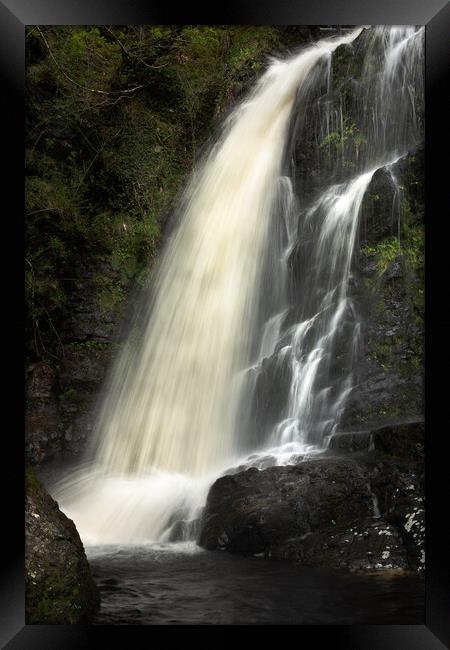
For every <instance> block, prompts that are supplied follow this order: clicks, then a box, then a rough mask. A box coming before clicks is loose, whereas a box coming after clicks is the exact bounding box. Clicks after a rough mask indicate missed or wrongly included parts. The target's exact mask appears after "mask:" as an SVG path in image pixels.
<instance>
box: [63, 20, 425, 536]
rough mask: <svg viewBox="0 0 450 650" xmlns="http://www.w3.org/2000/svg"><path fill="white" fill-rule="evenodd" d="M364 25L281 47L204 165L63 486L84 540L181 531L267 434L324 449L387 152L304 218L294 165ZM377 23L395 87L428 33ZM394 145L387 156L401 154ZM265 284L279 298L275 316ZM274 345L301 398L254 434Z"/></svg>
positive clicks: (340, 390)
mask: <svg viewBox="0 0 450 650" xmlns="http://www.w3.org/2000/svg"><path fill="white" fill-rule="evenodd" d="M377 29H379V28H377ZM413 31H414V30H413ZM360 32H361V29H357V30H354V31H352V32H351V33H348V34H347V35H346V36H344V37H340V38H334V39H325V40H322V41H319V42H318V43H315V44H314V45H312V46H309V47H307V48H305V49H304V50H303V51H302V52H300V53H299V54H297V55H295V56H293V57H291V58H290V59H287V60H285V61H281V60H274V61H273V62H272V63H271V65H270V67H269V68H268V70H267V71H266V73H265V74H264V75H263V76H262V77H261V79H260V80H259V82H258V83H257V84H256V86H255V88H254V90H253V91H252V92H251V93H250V95H249V96H248V97H247V99H246V100H245V101H244V102H243V103H242V104H240V105H239V106H238V107H237V108H236V109H235V110H234V112H233V113H232V114H231V116H230V117H229V118H228V120H226V122H225V123H224V125H223V127H222V130H221V133H220V136H219V137H218V139H217V140H216V143H215V144H214V146H213V147H212V148H211V150H210V151H209V153H208V154H207V155H206V156H205V158H204V160H203V162H202V164H201V165H200V166H199V168H198V169H197V170H196V171H195V172H194V174H193V177H192V179H191V181H190V183H189V185H188V187H187V189H186V190H185V193H184V195H183V197H182V199H181V201H180V207H179V213H178V225H177V227H176V229H175V230H174V232H173V233H172V235H171V238H170V240H169V242H168V244H167V246H166V248H165V251H164V253H163V255H162V258H161V261H160V264H159V267H158V270H157V273H156V277H155V279H154V283H153V288H152V292H153V293H152V297H150V295H149V296H147V297H146V298H145V301H144V302H145V304H144V305H143V306H142V313H141V317H140V321H139V324H137V325H136V326H135V330H134V332H132V334H131V335H130V337H129V340H128V341H127V343H126V344H125V346H124V348H123V350H122V352H121V353H120V355H119V358H118V360H117V362H116V365H115V368H114V370H113V373H112V378H111V381H110V385H109V387H108V390H107V395H106V398H105V400H104V402H103V405H102V408H101V412H100V414H99V417H98V421H97V426H96V431H95V437H94V440H93V445H92V448H91V450H90V452H89V453H90V460H91V462H90V464H89V466H87V467H84V468H81V469H80V470H79V471H78V472H76V473H75V474H73V475H72V476H71V477H69V479H68V480H66V481H63V482H62V483H60V484H59V485H58V486H57V487H56V489H55V490H54V491H53V493H54V496H55V498H57V499H58V501H59V502H60V505H61V508H62V509H63V510H64V511H65V512H66V513H67V514H68V516H70V517H72V518H73V519H74V520H75V522H76V525H77V528H78V530H79V532H80V535H81V537H82V539H83V541H84V542H85V543H87V544H90V543H93V544H108V543H117V544H120V543H125V544H129V543H136V544H142V543H145V542H149V541H156V540H166V539H168V531H170V529H171V527H172V526H173V525H174V524H175V523H176V522H177V521H180V520H185V521H192V520H195V519H196V518H197V517H198V516H199V513H200V511H201V506H202V505H203V504H204V502H205V499H206V494H207V491H208V488H209V486H210V485H211V483H212V482H213V481H214V480H215V478H217V476H218V475H219V474H220V473H221V472H223V471H225V470H226V469H227V468H229V467H230V466H232V465H233V464H234V465H236V463H237V462H238V461H239V459H240V458H242V457H243V455H245V452H246V451H248V449H249V448H250V449H251V448H252V446H253V448H254V449H258V448H261V447H264V445H265V446H266V448H268V449H272V450H277V449H278V450H279V457H280V462H285V460H286V450H288V452H290V451H292V450H294V449H295V450H297V451H298V450H299V449H300V450H302V451H308V450H311V449H313V450H314V449H317V448H320V446H321V443H322V442H323V439H324V436H325V435H326V434H327V433H329V432H330V431H331V430H332V428H333V423H334V422H335V421H336V420H337V418H338V415H339V409H340V408H341V407H342V405H343V403H344V402H345V398H346V396H347V394H348V393H349V391H350V390H351V386H352V377H351V372H347V374H346V375H345V376H344V378H343V379H342V378H341V381H340V382H338V383H335V384H333V383H330V380H329V377H330V372H331V366H332V359H333V355H334V352H335V351H336V350H337V349H338V347H339V345H340V342H341V341H342V339H343V338H345V337H348V336H349V332H350V338H351V346H350V347H351V350H350V352H348V351H346V352H345V354H344V356H345V358H346V363H345V367H346V368H348V367H351V365H352V358H353V357H352V355H354V354H355V350H356V349H357V347H358V333H359V323H358V322H357V318H356V316H355V313H354V310H353V308H352V304H351V301H350V299H349V297H348V293H347V285H348V282H349V279H350V277H351V260H352V254H353V249H354V246H355V240H356V234H357V226H358V213H359V209H360V206H361V202H362V199H363V196H364V192H365V190H366V188H367V186H368V185H369V183H370V180H371V178H372V175H373V173H374V172H375V170H376V169H377V168H378V167H379V166H380V164H378V163H379V161H378V160H377V164H373V161H372V165H371V166H367V163H368V160H365V161H364V162H365V165H364V168H363V171H362V173H361V174H360V175H359V176H357V177H355V178H354V179H352V180H350V181H346V182H345V183H340V184H336V185H333V186H332V187H330V188H329V189H328V190H327V191H325V192H323V194H322V195H321V196H320V197H319V198H318V199H317V200H316V201H315V202H314V203H313V204H312V205H311V206H310V208H309V209H308V210H307V211H306V213H305V218H304V220H303V226H302V228H300V229H299V225H298V204H297V199H296V197H295V193H294V190H293V187H292V182H291V180H290V179H289V177H288V176H286V175H285V174H284V167H283V165H284V161H285V157H286V151H287V149H288V148H289V142H288V135H289V128H290V127H291V122H292V114H293V109H294V106H298V107H299V111H301V110H302V107H305V106H306V105H307V99H308V98H309V97H310V96H311V94H312V93H313V92H317V89H318V88H319V89H320V88H321V87H323V86H325V89H328V90H329V87H330V60H331V53H332V52H333V51H334V49H336V47H338V46H339V45H342V44H350V43H351V42H352V41H353V40H354V39H355V38H356V37H357V36H358V35H359V33H360ZM375 32H376V37H374V39H375V40H374V43H375V41H376V43H377V44H378V45H379V43H380V42H381V41H382V42H383V43H384V46H383V47H384V48H385V49H386V50H388V49H389V47H390V48H391V50H393V48H397V49H396V53H395V54H393V53H391V54H388V55H387V56H386V61H387V63H385V65H384V70H385V71H386V72H385V73H383V74H384V76H383V80H382V82H380V84H381V86H380V87H382V88H383V89H384V90H383V92H385V93H386V92H387V91H386V85H387V84H389V83H390V82H389V79H390V78H391V77H392V79H394V80H395V82H396V83H397V79H398V73H397V72H396V70H398V69H401V70H402V71H403V70H404V64H403V63H401V62H402V61H403V58H404V56H406V55H407V53H408V52H409V49H408V42H411V41H414V38H415V37H414V34H409V32H408V33H407V34H404V33H403V32H401V33H400V34H399V37H398V38H394V39H393V41H392V42H391V41H390V40H389V39H387V40H386V35H385V34H384V32H382V34H381V35H380V34H378V32H377V30H375ZM377 39H378V40H377ZM383 39H384V40H383ZM405 39H406V41H407V42H406V44H404V45H402V43H403V42H404V41H405ZM386 43H387V44H386ZM371 47H372V46H371ZM373 47H375V45H373ZM404 53H405V54H404ZM402 66H403V67H402ZM405 83H406V82H402V84H401V87H402V88H403V87H404V86H405ZM391 85H392V84H391ZM403 150H404V148H403V149H402V151H403ZM405 151H406V150H405ZM390 152H391V153H392V149H390V150H389V151H386V150H385V151H384V158H383V162H382V164H383V165H384V164H386V163H387V162H392V161H393V160H394V159H395V158H396V157H397V155H396V153H395V155H392V156H391V159H389V155H390ZM374 157H375V158H376V156H374ZM276 213H281V216H282V223H281V225H280V224H278V225H277V224H275V223H274V214H276ZM283 220H284V221H283ZM274 228H278V229H279V232H278V235H277V237H275V238H274V237H272V234H273V233H274ZM305 228H306V229H308V228H309V229H310V230H311V231H312V232H313V235H314V237H313V240H314V243H313V249H312V250H313V253H312V256H311V259H312V260H313V261H314V264H312V267H311V269H310V271H309V274H308V284H309V289H308V291H307V292H306V291H303V292H302V293H301V294H300V295H299V296H297V297H296V300H297V302H298V301H299V300H300V301H301V306H300V309H297V316H299V318H298V320H297V322H296V323H291V324H289V322H288V321H289V312H290V309H291V306H290V304H289V301H290V293H291V292H290V290H289V282H290V280H289V265H290V257H291V255H292V252H293V251H294V249H295V247H296V246H297V245H298V238H299V234H300V237H301V235H302V233H304V232H305ZM277 242H278V243H277ZM267 273H269V276H270V287H266V286H265V284H266V283H265V279H266V276H265V274H267ZM266 288H270V290H271V291H272V294H273V300H272V302H271V304H272V307H275V309H274V310H273V311H272V313H269V314H267V319H266V323H265V325H264V326H263V327H262V328H260V324H261V301H260V296H261V294H262V293H263V292H264V291H265V290H266ZM303 289H306V285H305V286H304V287H303ZM346 323H347V326H346ZM348 323H350V329H349V327H348ZM258 331H259V332H260V337H259V339H258V340H255V339H256V338H257V337H255V332H258ZM268 357H271V358H275V359H276V363H278V364H280V367H281V366H283V367H284V366H286V365H287V366H288V367H289V373H290V377H291V380H290V384H289V390H288V395H289V397H288V401H287V408H286V412H285V414H284V417H283V418H282V419H281V421H279V422H278V423H276V426H275V427H273V429H272V432H271V434H270V436H268V437H266V439H265V440H255V438H254V437H253V438H252V436H251V435H250V434H248V432H247V424H246V417H245V411H246V410H247V411H249V412H250V411H251V408H250V406H249V405H250V403H251V400H252V397H253V393H254V389H255V386H256V382H257V380H258V377H259V373H260V370H261V367H262V364H263V363H264V360H265V359H267V358H268ZM286 445H287V447H286ZM289 445H290V447H289ZM274 453H275V454H276V453H277V452H276V451H275V452H274ZM275 462H277V461H275ZM286 462H287V461H286Z"/></svg>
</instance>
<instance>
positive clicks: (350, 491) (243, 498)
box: [199, 458, 373, 554]
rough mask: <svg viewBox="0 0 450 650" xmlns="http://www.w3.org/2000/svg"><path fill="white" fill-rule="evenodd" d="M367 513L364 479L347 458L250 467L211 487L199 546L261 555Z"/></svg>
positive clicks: (370, 502) (368, 496)
mask: <svg viewBox="0 0 450 650" xmlns="http://www.w3.org/2000/svg"><path fill="white" fill-rule="evenodd" d="M372 514H373V496H372V493H371V490H370V486H369V485H368V481H367V478H366V477H365V475H364V473H363V471H362V470H361V468H360V466H359V465H358V464H357V463H356V462H354V461H353V460H351V459H342V458H341V459H338V458H323V459H318V460H311V461H308V462H303V463H300V464H299V465H295V466H285V467H271V468H268V469H265V470H262V471H261V470H258V469H255V468H251V469H248V470H247V471H245V472H241V473H238V474H234V475H232V476H224V477H221V478H219V479H218V480H217V481H216V482H215V483H214V484H213V486H212V487H211V490H210V492H209V494H208V499H207V502H206V507H205V511H204V513H203V517H202V525H201V532H200V538H199V543H200V545H201V546H204V547H205V548H207V549H227V550H230V551H234V552H238V553H249V554H255V553H261V552H263V553H264V552H268V551H269V550H270V549H273V548H274V547H275V546H280V545H283V544H285V543H286V542H287V541H288V540H291V539H292V538H296V539H298V540H300V541H303V540H306V539H307V538H308V537H309V536H310V535H316V534H317V533H322V532H324V531H325V530H329V529H330V528H332V527H333V526H335V525H336V522H338V523H339V526H340V527H341V528H342V527H344V528H345V527H351V526H352V525H353V524H355V525H356V522H358V521H361V520H362V519H367V518H368V517H370V516H371V515H372Z"/></svg>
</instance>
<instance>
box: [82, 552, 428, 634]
mask: <svg viewBox="0 0 450 650" xmlns="http://www.w3.org/2000/svg"><path fill="white" fill-rule="evenodd" d="M87 555H88V559H89V563H90V565H91V569H92V573H93V576H94V579H95V581H96V583H97V585H98V587H99V589H100V594H101V601H102V604H101V608H100V611H99V612H98V615H97V617H96V619H95V621H94V623H95V624H99V625H121V624H122V625H183V624H184V625H195V624H198V625H221V624H222V625H245V624H251V625H264V624H285V625H327V624H329V625H353V624H366V625H369V624H373V625H377V624H382V625H389V624H391V625H396V624H397V625H400V624H410V625H414V624H415V625H419V624H423V623H424V611H425V610H424V595H425V590H424V581H423V580H421V579H420V578H418V577H416V576H395V575H391V576H388V577H386V576H384V577H383V576H356V575H348V574H342V573H339V572H333V571H325V570H322V569H308V568H304V567H300V566H298V565H292V564H291V563H287V562H281V561H279V562H274V561H273V560H266V559H263V558H259V557H239V556H236V555H229V554H228V553H220V552H217V551H216V552H213V551H203V550H200V549H199V548H198V547H195V546H194V545H193V544H192V543H191V544H189V543H181V544H176V545H168V544H158V545H152V546H137V547H133V548H130V547H120V546H115V547H111V546H110V547H104V546H103V547H98V546H97V547H88V548H87Z"/></svg>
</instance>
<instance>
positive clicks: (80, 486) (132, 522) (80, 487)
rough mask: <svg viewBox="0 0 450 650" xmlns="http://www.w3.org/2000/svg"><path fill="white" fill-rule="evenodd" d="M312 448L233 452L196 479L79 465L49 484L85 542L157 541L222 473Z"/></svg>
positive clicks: (190, 534) (189, 533) (192, 532)
mask: <svg viewBox="0 0 450 650" xmlns="http://www.w3.org/2000/svg"><path fill="white" fill-rule="evenodd" d="M317 453H320V450H318V449H317V447H314V446H307V445H303V444H300V443H288V444H286V445H283V446H277V447H276V448H275V447H274V448H270V447H269V448H265V449H264V450H261V451H260V452H255V453H253V454H251V455H250V456H243V457H242V458H237V457H236V458H235V459H233V460H230V461H229V462H228V463H224V464H223V466H222V467H221V468H220V469H216V471H215V472H214V473H211V474H209V475H205V476H203V477H200V478H199V477H191V476H188V475H185V474H175V473H172V472H162V471H160V470H159V471H158V470H154V471H153V472H148V473H146V474H144V475H139V476H135V475H132V474H128V475H123V474H114V473H111V472H104V471H101V469H99V468H98V467H97V466H95V465H92V466H88V465H82V466H79V467H78V468H72V470H71V472H70V475H69V478H67V479H63V480H58V482H57V483H56V485H55V483H54V482H53V485H52V484H50V486H49V489H50V492H51V494H52V496H53V497H54V498H55V499H56V501H57V502H58V504H59V505H60V507H61V509H62V510H63V512H64V513H65V514H66V515H67V516H68V517H70V519H73V520H74V521H75V523H76V526H77V530H78V532H79V534H80V537H81V539H82V540H83V543H84V544H87V545H93V544H94V545H98V544H104V545H105V544H106V545H108V544H126V545H140V544H146V543H155V544H157V543H163V542H166V541H168V540H170V539H172V536H173V535H175V533H176V527H177V525H179V523H180V522H185V523H186V524H189V523H190V522H192V523H194V522H196V521H198V520H199V518H200V517H201V513H202V510H203V507H204V505H205V503H206V497H207V494H208V490H209V488H210V487H211V485H212V484H213V483H214V481H215V480H216V479H217V478H218V477H219V476H221V475H222V474H226V473H232V472H236V471H243V470H245V469H248V468H249V467H257V468H258V469H264V467H268V466H273V465H288V464H292V463H294V462H301V461H302V460H304V459H306V458H308V457H310V456H314V455H316V454H317ZM58 474H59V475H60V473H59V472H58ZM58 478H59V477H58ZM197 530H198V529H197V528H195V526H193V527H189V526H187V528H186V529H185V530H184V531H182V532H181V533H180V532H179V533H178V534H177V535H176V539H177V540H180V539H186V540H191V541H193V542H194V541H195V539H196V533H197Z"/></svg>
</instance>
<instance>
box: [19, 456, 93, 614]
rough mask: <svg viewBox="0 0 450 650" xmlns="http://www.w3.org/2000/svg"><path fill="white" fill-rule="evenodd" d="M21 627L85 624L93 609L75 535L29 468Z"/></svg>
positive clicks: (86, 570)
mask: <svg viewBox="0 0 450 650" xmlns="http://www.w3.org/2000/svg"><path fill="white" fill-rule="evenodd" d="M25 572H26V586H25V613H26V623H27V624H28V625H34V624H39V623H40V624H46V625H49V624H59V625H71V624H74V623H89V622H90V619H91V617H92V615H93V614H94V613H95V611H96V609H97V607H98V605H99V594H98V590H97V587H96V585H95V583H94V581H93V579H92V576H91V572H90V568H89V564H88V561H87V559H86V555H85V552H84V548H83V544H82V542H81V540H80V536H79V535H78V532H77V530H76V528H75V525H74V523H73V521H72V520H71V519H68V518H67V517H66V515H65V514H63V513H62V512H61V511H60V509H59V508H58V504H57V503H56V501H54V500H53V499H52V498H51V497H50V495H49V494H48V493H47V492H46V490H45V488H44V487H43V485H42V484H41V483H40V482H39V481H38V479H37V478H36V477H35V475H34V473H33V472H32V470H31V469H27V472H26V504H25Z"/></svg>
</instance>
